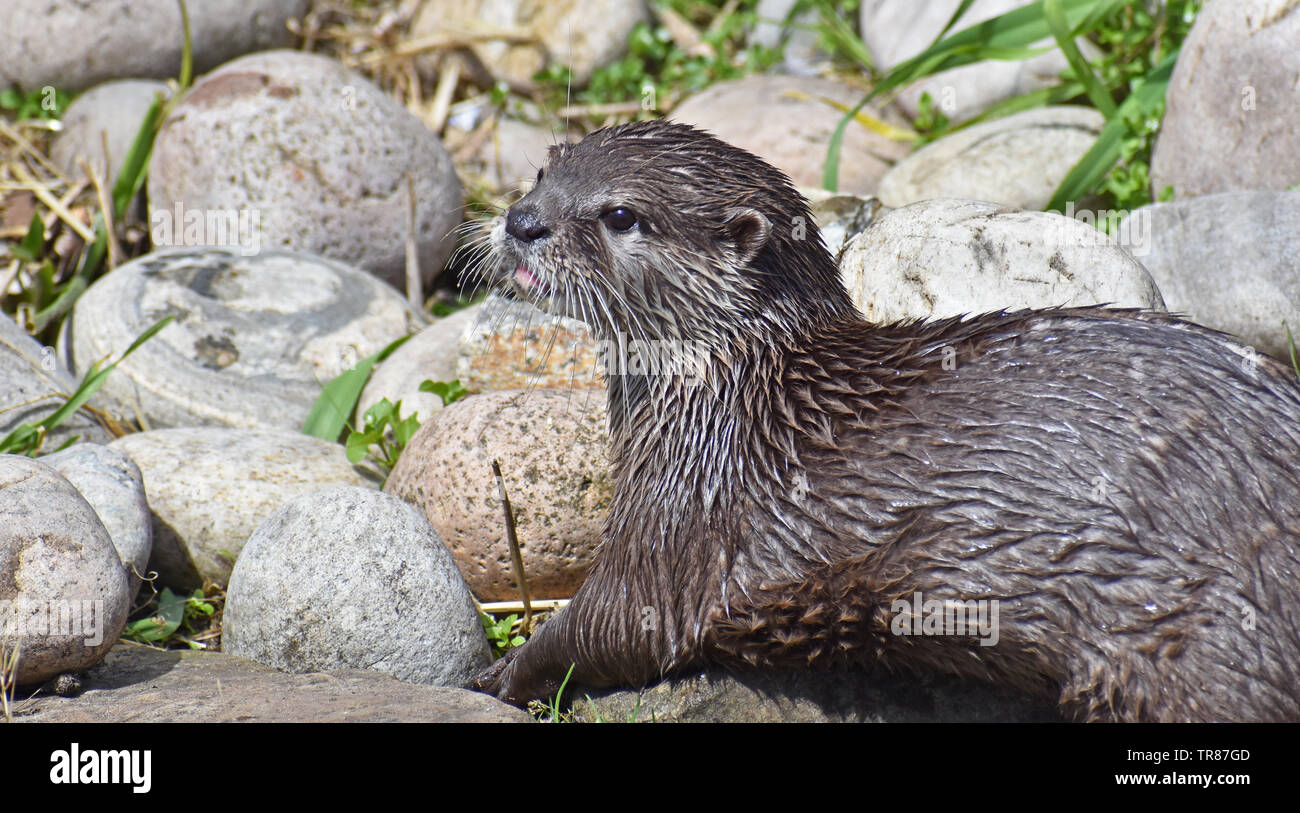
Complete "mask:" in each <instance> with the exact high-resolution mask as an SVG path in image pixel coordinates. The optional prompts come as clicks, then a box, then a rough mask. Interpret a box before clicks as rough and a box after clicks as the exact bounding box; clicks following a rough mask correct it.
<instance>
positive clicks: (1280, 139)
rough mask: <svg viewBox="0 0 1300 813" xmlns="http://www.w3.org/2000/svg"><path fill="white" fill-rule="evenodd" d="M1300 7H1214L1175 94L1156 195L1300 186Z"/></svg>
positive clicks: (1205, 15) (1201, 19)
mask: <svg viewBox="0 0 1300 813" xmlns="http://www.w3.org/2000/svg"><path fill="white" fill-rule="evenodd" d="M1297 45H1300V5H1298V4H1297V3H1295V2H1294V0H1235V2H1231V3H1229V2H1213V3H1206V4H1205V7H1204V8H1203V9H1202V10H1201V12H1200V13H1199V14H1198V15H1197V17H1196V22H1195V23H1194V24H1193V25H1192V30H1191V31H1190V32H1188V34H1187V39H1186V40H1185V41H1184V42H1183V47H1182V50H1181V51H1180V52H1179V55H1178V63H1177V64H1176V65H1175V66H1174V73H1173V76H1172V77H1170V80H1169V90H1168V92H1167V93H1166V94H1165V104H1166V109H1165V117H1164V120H1163V122H1162V124H1161V126H1160V136H1159V137H1158V138H1157V139H1156V146H1155V149H1154V151H1153V152H1152V155H1151V191H1152V194H1153V195H1154V196H1155V197H1157V198H1159V196H1160V193H1161V191H1162V190H1164V188H1165V187H1167V186H1172V187H1173V189H1174V194H1175V195H1176V196H1177V197H1178V198H1189V197H1195V196H1197V195H1208V194H1211V193H1215V192H1229V191H1233V190H1244V189H1287V188H1290V187H1293V186H1295V185H1296V184H1297V183H1300V139H1298V138H1297V137H1296V133H1298V132H1300V60H1298V59H1297V50H1296V48H1297Z"/></svg>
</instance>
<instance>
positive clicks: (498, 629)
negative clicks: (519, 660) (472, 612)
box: [478, 613, 526, 658]
mask: <svg viewBox="0 0 1300 813" xmlns="http://www.w3.org/2000/svg"><path fill="white" fill-rule="evenodd" d="M478 620H479V622H480V623H482V624H483V632H484V633H485V634H486V635H487V639H488V643H490V644H492V651H493V653H495V654H496V656H497V657H498V658H499V657H501V656H502V655H504V654H506V652H507V651H508V650H511V649H514V648H515V647H517V646H523V645H524V641H525V640H526V639H525V638H524V636H522V635H516V634H513V631H514V627H515V624H517V623H519V614H518V613H511V614H510V615H508V616H506V617H505V618H501V619H497V618H494V617H493V616H492V615H490V614H488V613H479V614H478Z"/></svg>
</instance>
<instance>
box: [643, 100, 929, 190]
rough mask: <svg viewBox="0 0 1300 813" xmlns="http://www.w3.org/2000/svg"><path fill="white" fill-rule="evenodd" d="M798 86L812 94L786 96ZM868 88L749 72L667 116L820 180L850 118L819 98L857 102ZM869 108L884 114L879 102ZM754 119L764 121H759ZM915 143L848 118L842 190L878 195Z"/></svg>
mask: <svg viewBox="0 0 1300 813" xmlns="http://www.w3.org/2000/svg"><path fill="white" fill-rule="evenodd" d="M792 93H793V94H802V95H803V96H806V97H809V98H802V97H793V96H790V95H788V94H792ZM863 95H864V91H863V90H861V89H859V88H855V87H851V86H849V85H845V84H841V83H839V82H833V81H831V80H828V79H816V78H808V77H797V76H749V77H746V78H744V79H736V80H733V81H729V82H718V83H717V84H715V85H712V86H711V87H709V88H707V89H706V90H704V91H703V92H701V93H699V94H697V95H695V96H692V97H691V98H689V99H687V100H686V101H684V102H682V103H681V104H680V105H678V106H677V107H676V108H674V109H673V111H672V114H671V115H670V116H669V118H671V119H673V120H674V121H679V122H681V123H683V124H693V125H695V126H696V127H701V128H703V129H705V130H708V131H709V132H711V133H713V134H714V135H716V136H717V137H718V138H721V139H722V140H723V141H726V142H728V143H730V144H734V145H736V146H737V147H741V148H743V149H746V150H749V151H750V152H752V153H754V154H756V155H758V156H759V157H761V158H763V159H764V160H765V161H767V162H768V163H770V164H772V165H773V166H775V167H777V168H778V169H780V170H781V171H782V172H785V173H786V174H787V175H789V176H790V177H791V178H792V179H793V180H794V182H795V184H796V185H799V186H817V187H820V186H821V185H822V170H823V166H824V164H825V161H826V145H827V144H828V143H829V142H830V139H831V135H832V134H833V133H834V132H835V128H836V126H838V125H839V123H840V119H842V118H843V117H844V113H843V112H841V111H840V110H837V109H836V108H835V107H832V106H831V105H829V104H827V103H826V102H824V101H821V98H827V99H830V100H832V101H835V102H838V103H840V104H846V105H849V106H850V107H852V106H854V105H856V104H857V103H858V102H859V101H861V100H862V96H863ZM863 109H864V110H865V111H866V112H868V113H869V114H871V115H873V116H875V117H876V118H881V117H882V114H881V113H880V112H879V110H877V109H876V108H874V107H871V106H868V107H866V108H863ZM755 121H762V122H763V123H764V124H763V126H762V127H756V126H755V125H754V122H755ZM910 150H911V147H910V146H909V145H907V144H906V143H903V142H898V141H891V140H889V139H887V138H885V137H884V136H881V135H877V134H876V133H874V132H872V131H870V130H868V129H867V128H865V127H862V126H860V125H857V124H850V126H849V127H848V128H847V129H846V130H845V131H844V141H843V146H842V148H841V153H840V174H839V191H841V192H844V193H847V194H852V195H871V194H875V191H876V186H877V184H879V183H880V178H881V176H883V175H884V174H885V172H887V171H888V170H889V168H890V167H891V166H893V164H894V163H895V162H896V161H899V160H901V159H902V158H904V157H905V156H906V155H907V154H908V152H909V151H910Z"/></svg>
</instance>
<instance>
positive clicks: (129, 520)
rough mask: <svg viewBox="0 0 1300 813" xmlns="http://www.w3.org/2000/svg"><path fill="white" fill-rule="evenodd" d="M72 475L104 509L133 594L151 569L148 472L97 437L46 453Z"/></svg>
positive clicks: (47, 458)
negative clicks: (142, 471)
mask: <svg viewBox="0 0 1300 813" xmlns="http://www.w3.org/2000/svg"><path fill="white" fill-rule="evenodd" d="M41 462H42V463H44V464H45V465H47V466H49V467H50V468H52V469H54V470H55V471H57V472H58V473H59V474H62V475H63V476H64V477H65V478H67V480H68V482H70V483H72V485H73V486H75V487H76V489H77V491H79V492H81V496H83V497H85V498H86V502H88V503H90V505H91V507H92V508H94V509H95V513H96V514H98V515H99V519H100V521H101V522H103V523H104V528H105V529H106V530H107V531H108V535H109V537H110V538H111V539H112V540H113V547H115V548H117V554H118V556H120V557H121V559H122V564H123V565H124V566H125V567H126V570H127V577H128V579H129V581H130V592H131V595H133V596H134V595H135V593H136V591H137V590H139V589H140V579H141V576H144V575H145V574H146V573H148V567H149V554H150V552H151V551H152V550H153V524H152V521H151V517H150V515H149V501H148V500H147V499H146V498H145V493H144V476H143V475H141V474H140V468H139V467H138V466H136V465H135V463H134V462H133V461H132V460H131V458H129V457H127V456H126V453H124V452H122V451H121V450H119V449H110V448H109V447H107V446H101V445H99V444H97V443H78V444H76V445H75V446H72V447H71V448H68V449H64V450H63V451H61V452H56V453H54V454H51V455H46V456H45V457H42V458H41Z"/></svg>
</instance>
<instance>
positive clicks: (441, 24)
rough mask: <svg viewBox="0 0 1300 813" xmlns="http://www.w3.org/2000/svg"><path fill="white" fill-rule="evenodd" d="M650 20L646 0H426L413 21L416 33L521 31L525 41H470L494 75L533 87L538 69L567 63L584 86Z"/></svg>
mask: <svg viewBox="0 0 1300 813" xmlns="http://www.w3.org/2000/svg"><path fill="white" fill-rule="evenodd" d="M649 19H650V15H649V12H648V10H647V8H646V3H645V0H531V2H527V3H520V2H518V0H427V2H424V3H422V4H421V5H420V10H419V11H418V12H417V13H416V15H415V20H414V22H412V23H411V37H412V38H413V39H421V38H424V37H463V36H465V34H466V33H467V32H474V31H502V30H505V31H511V32H517V33H519V34H520V35H522V37H521V41H517V42H507V41H505V40H504V39H500V38H486V39H480V40H473V41H470V42H469V43H468V50H469V51H470V53H472V54H473V56H474V59H475V61H476V63H477V65H476V66H475V67H477V68H479V69H480V72H482V73H485V74H487V75H489V76H491V77H492V78H493V79H504V80H505V81H506V82H509V83H510V84H512V85H514V86H515V87H518V88H523V89H528V88H532V87H533V75H534V74H536V73H537V72H538V71H540V70H542V69H543V68H545V67H547V66H548V65H552V64H554V65H565V66H568V68H569V69H570V70H571V71H572V73H573V83H574V84H575V85H578V86H583V85H586V84H587V81H588V80H589V79H591V74H592V71H594V70H595V69H596V68H599V67H601V66H603V65H608V64H609V63H611V62H613V61H614V60H616V59H618V58H619V57H621V56H622V55H623V54H625V53H627V36H628V34H630V33H631V31H632V27H633V26H635V25H636V24H637V23H639V22H645V21H649ZM488 84H491V83H490V82H489V83H488Z"/></svg>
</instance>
